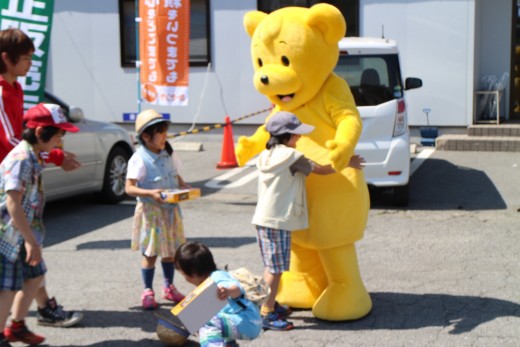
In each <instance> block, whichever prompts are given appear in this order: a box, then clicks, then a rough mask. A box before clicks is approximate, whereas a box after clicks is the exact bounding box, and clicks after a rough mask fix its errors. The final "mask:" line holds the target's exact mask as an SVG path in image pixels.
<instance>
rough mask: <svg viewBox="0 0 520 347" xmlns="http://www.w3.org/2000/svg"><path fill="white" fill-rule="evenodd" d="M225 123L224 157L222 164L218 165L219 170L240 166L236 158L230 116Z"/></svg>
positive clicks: (222, 157)
mask: <svg viewBox="0 0 520 347" xmlns="http://www.w3.org/2000/svg"><path fill="white" fill-rule="evenodd" d="M225 121H226V125H224V138H223V139H222V155H221V158H220V162H219V163H218V164H217V169H231V168H234V167H237V166H238V163H237V158H236V157H235V143H234V140H233V129H232V128H231V120H230V119H229V116H226V118H225Z"/></svg>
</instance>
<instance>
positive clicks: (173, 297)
mask: <svg viewBox="0 0 520 347" xmlns="http://www.w3.org/2000/svg"><path fill="white" fill-rule="evenodd" d="M163 298H164V299H166V300H169V301H173V302H176V303H178V302H181V301H182V300H184V295H182V294H181V293H180V292H179V291H178V290H177V288H175V286H174V285H173V284H170V287H169V288H163Z"/></svg>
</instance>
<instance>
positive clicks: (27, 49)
mask: <svg viewBox="0 0 520 347" xmlns="http://www.w3.org/2000/svg"><path fill="white" fill-rule="evenodd" d="M34 51H35V49H34V43H33V41H32V40H31V39H30V38H29V36H27V35H26V34H25V33H24V32H23V31H21V30H20V29H16V28H9V29H5V30H2V31H0V54H2V53H3V52H5V53H7V57H8V58H9V60H10V61H11V63H12V64H17V63H18V61H19V60H20V57H21V56H22V55H24V54H29V53H32V52H34ZM6 71H7V66H6V65H5V63H4V61H3V60H2V59H0V73H4V72H6Z"/></svg>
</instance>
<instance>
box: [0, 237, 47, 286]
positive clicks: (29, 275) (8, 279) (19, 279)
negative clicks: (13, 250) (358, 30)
mask: <svg viewBox="0 0 520 347" xmlns="http://www.w3.org/2000/svg"><path fill="white" fill-rule="evenodd" d="M26 255H27V253H26V252H25V248H24V247H22V249H21V250H20V254H19V255H18V258H17V259H16V261H15V262H14V263H11V262H10V261H8V260H7V259H6V258H5V257H3V256H0V290H10V291H17V290H20V289H22V286H23V281H24V280H30V279H33V278H36V277H39V276H43V275H44V274H45V273H46V272H47V267H46V266H45V262H44V261H43V259H42V261H41V262H40V263H39V264H38V265H36V266H30V265H29V264H27V263H26V262H25V257H26Z"/></svg>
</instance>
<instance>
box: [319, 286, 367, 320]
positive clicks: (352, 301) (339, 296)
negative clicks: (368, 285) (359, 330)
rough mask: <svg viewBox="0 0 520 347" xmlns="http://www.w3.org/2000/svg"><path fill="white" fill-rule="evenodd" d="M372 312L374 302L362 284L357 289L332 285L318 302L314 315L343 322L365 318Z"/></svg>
mask: <svg viewBox="0 0 520 347" xmlns="http://www.w3.org/2000/svg"><path fill="white" fill-rule="evenodd" d="M370 310H372V300H371V299H370V295H368V293H367V291H366V289H365V288H364V286H363V284H362V283H361V287H359V286H357V288H355V287H352V286H350V285H348V284H344V283H331V284H330V285H329V286H328V287H327V289H325V291H324V292H323V294H322V295H321V296H320V297H319V298H318V300H317V301H316V303H315V305H314V307H313V308H312V313H313V315H314V316H315V317H316V318H320V319H323V320H330V321H343V320H355V319H360V318H363V317H364V316H366V315H367V314H368V313H369V312H370Z"/></svg>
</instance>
